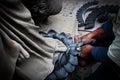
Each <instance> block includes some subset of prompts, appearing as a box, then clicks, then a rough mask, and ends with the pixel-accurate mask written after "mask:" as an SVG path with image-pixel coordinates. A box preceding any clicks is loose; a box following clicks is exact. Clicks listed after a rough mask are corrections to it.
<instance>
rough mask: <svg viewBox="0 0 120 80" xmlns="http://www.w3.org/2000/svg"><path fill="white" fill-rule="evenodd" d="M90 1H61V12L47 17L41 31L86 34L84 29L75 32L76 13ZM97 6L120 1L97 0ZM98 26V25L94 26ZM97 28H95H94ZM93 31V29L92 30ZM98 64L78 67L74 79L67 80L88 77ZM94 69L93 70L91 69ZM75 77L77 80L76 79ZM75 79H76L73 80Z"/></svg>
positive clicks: (78, 79)
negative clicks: (47, 19)
mask: <svg viewBox="0 0 120 80" xmlns="http://www.w3.org/2000/svg"><path fill="white" fill-rule="evenodd" d="M88 1H92V0H63V9H62V11H61V12H60V13H59V14H57V15H54V16H50V17H49V22H48V23H47V24H44V25H42V27H41V30H42V31H45V32H46V31H49V30H50V29H53V30H56V31H57V32H65V33H66V34H70V35H71V36H74V35H76V34H79V35H80V36H82V35H84V34H87V33H88V31H85V30H84V28H83V29H82V30H81V31H77V30H78V29H77V26H78V22H77V20H76V12H77V10H78V9H79V7H81V6H82V5H83V4H84V3H86V2H88ZM99 1H100V2H99V4H112V5H113V4H117V5H119V4H120V0H99ZM95 26H99V25H95ZM96 28H97V27H96ZM92 30H94V29H92ZM98 65H99V64H96V65H95V67H94V66H92V67H91V65H88V66H87V67H84V68H81V67H78V68H77V70H76V71H75V73H76V74H74V75H75V77H74V76H72V77H73V78H72V79H71V78H69V79H68V80H82V79H83V78H84V77H86V76H88V75H89V74H90V73H91V72H93V71H95V69H96V68H97V66H98ZM93 67H94V69H93ZM76 77H77V78H76ZM75 78H76V79H75Z"/></svg>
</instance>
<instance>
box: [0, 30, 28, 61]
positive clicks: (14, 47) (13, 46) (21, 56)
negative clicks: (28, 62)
mask: <svg viewBox="0 0 120 80" xmlns="http://www.w3.org/2000/svg"><path fill="white" fill-rule="evenodd" d="M0 36H1V39H2V41H3V42H2V43H3V44H4V49H3V50H5V51H4V52H5V53H6V56H9V57H12V58H15V59H16V58H17V59H18V60H19V61H23V60H25V59H27V58H29V57H30V54H29V53H28V52H27V51H26V50H25V49H24V48H23V47H22V46H21V45H20V44H19V43H18V42H16V41H15V40H12V39H11V38H10V37H9V36H8V35H7V34H6V33H5V32H4V31H3V30H1V29H0Z"/></svg>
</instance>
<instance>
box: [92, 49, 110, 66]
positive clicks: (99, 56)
mask: <svg viewBox="0 0 120 80" xmlns="http://www.w3.org/2000/svg"><path fill="white" fill-rule="evenodd" d="M107 51H108V48H106V47H94V48H93V49H92V57H93V58H94V59H95V61H96V62H102V63H103V64H106V65H109V64H111V63H112V61H111V60H110V59H109V57H108V55H107Z"/></svg>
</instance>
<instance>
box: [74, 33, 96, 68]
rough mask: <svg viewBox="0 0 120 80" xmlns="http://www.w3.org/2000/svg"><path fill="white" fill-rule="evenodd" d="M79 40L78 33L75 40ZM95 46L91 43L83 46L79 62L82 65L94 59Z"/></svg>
mask: <svg viewBox="0 0 120 80" xmlns="http://www.w3.org/2000/svg"><path fill="white" fill-rule="evenodd" d="M78 40H79V37H78V35H76V36H75V37H74V41H75V42H76V43H77V42H78ZM93 48H94V46H91V45H84V46H82V49H81V52H80V56H79V64H80V66H85V65H87V64H89V62H90V61H91V60H92V56H91V52H92V49H93Z"/></svg>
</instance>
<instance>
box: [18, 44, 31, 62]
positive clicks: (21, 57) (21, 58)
mask: <svg viewBox="0 0 120 80" xmlns="http://www.w3.org/2000/svg"><path fill="white" fill-rule="evenodd" d="M29 57H30V54H29V53H28V52H27V51H26V50H25V49H24V48H23V47H22V46H20V54H19V56H18V61H19V62H22V61H25V60H26V59H28V58H29Z"/></svg>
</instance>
